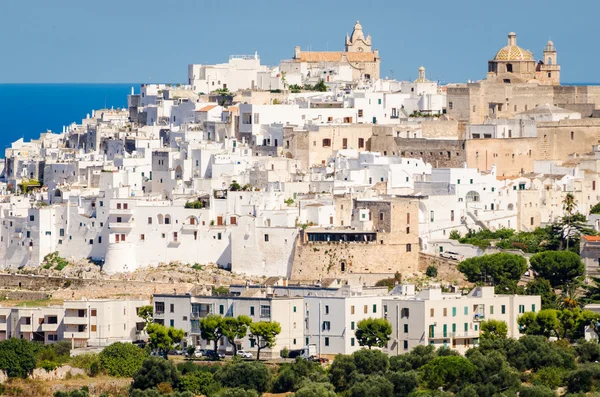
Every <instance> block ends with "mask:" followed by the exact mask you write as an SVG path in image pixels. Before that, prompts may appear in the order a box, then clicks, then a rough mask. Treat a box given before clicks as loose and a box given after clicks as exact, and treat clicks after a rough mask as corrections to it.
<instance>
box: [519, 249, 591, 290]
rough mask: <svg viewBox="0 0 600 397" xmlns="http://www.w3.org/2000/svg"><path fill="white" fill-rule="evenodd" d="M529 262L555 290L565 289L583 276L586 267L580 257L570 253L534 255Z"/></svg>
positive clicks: (554, 252)
mask: <svg viewBox="0 0 600 397" xmlns="http://www.w3.org/2000/svg"><path fill="white" fill-rule="evenodd" d="M529 262H530V264H531V268H532V269H533V270H535V271H536V272H537V273H538V274H539V276H540V277H543V278H545V279H547V280H548V281H549V282H550V284H551V285H552V287H553V288H559V287H564V286H565V285H567V284H569V283H572V282H574V281H575V279H577V278H578V277H581V276H582V275H583V272H584V270H585V267H584V265H583V262H581V258H579V255H577V254H575V253H573V252H570V251H544V252H540V253H537V254H534V255H533V256H532V257H531V258H530V259H529Z"/></svg>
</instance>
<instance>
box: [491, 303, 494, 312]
mask: <svg viewBox="0 0 600 397" xmlns="http://www.w3.org/2000/svg"><path fill="white" fill-rule="evenodd" d="M490 314H494V305H490Z"/></svg>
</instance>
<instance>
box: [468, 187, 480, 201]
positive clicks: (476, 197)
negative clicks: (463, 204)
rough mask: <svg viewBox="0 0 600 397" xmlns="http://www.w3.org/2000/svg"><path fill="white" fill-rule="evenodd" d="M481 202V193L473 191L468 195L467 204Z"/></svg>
mask: <svg viewBox="0 0 600 397" xmlns="http://www.w3.org/2000/svg"><path fill="white" fill-rule="evenodd" d="M479 200H480V197H479V193H477V192H476V191H474V190H471V191H470V192H469V193H467V203H471V202H478V201H479Z"/></svg>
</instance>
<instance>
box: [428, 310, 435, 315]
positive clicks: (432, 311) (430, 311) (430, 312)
mask: <svg viewBox="0 0 600 397" xmlns="http://www.w3.org/2000/svg"><path fill="white" fill-rule="evenodd" d="M434 315H435V309H429V317H433V316H434Z"/></svg>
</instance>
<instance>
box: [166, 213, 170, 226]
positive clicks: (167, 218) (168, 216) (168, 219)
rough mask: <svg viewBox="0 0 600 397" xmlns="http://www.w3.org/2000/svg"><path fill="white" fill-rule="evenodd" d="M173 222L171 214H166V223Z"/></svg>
mask: <svg viewBox="0 0 600 397" xmlns="http://www.w3.org/2000/svg"><path fill="white" fill-rule="evenodd" d="M170 224H171V215H165V225H170Z"/></svg>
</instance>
